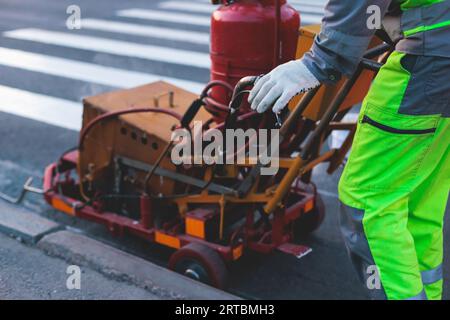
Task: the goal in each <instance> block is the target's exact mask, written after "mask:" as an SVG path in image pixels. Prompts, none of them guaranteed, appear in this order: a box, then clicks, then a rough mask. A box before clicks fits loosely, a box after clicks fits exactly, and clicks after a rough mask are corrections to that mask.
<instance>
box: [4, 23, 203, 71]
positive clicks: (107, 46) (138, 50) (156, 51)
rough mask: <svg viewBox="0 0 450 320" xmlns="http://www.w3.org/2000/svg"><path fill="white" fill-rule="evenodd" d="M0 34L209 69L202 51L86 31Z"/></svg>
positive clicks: (33, 30)
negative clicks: (138, 42) (100, 36)
mask: <svg viewBox="0 0 450 320" xmlns="http://www.w3.org/2000/svg"><path fill="white" fill-rule="evenodd" d="M3 36H5V37H7V38H13V39H20V40H28V41H34V42H39V43H46V44H51V45H57V46H64V47H70V48H76V49H82V50H89V51H96V52H103V53H108V54H115V55H119V56H127V57H135V58H142V59H148V60H154V61H161V62H168V63H174V64H180V65H186V66H190V67H199V68H205V69H209V67H210V65H211V61H210V57H209V55H208V54H206V53H199V52H194V51H187V50H180V49H171V48H165V47H158V46H151V45H143V44H137V43H133V42H127V41H119V40H110V39H106V38H99V37H92V36H86V35H75V34H70V33H65V32H56V31H47V30H42V29H32V28H30V29H18V30H13V31H7V32H4V33H3Z"/></svg>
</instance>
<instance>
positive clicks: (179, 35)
mask: <svg viewBox="0 0 450 320" xmlns="http://www.w3.org/2000/svg"><path fill="white" fill-rule="evenodd" d="M81 25H82V28H83V29H91V30H101V31H108V32H115V33H123V34H131V35H137V36H146V37H152V38H160V39H165V40H175V41H180V42H188V43H196V44H205V45H208V44H209V33H206V32H195V31H185V30H177V29H173V28H162V27H154V26H142V25H138V24H132V23H125V22H116V21H108V20H100V19H83V20H82V23H81Z"/></svg>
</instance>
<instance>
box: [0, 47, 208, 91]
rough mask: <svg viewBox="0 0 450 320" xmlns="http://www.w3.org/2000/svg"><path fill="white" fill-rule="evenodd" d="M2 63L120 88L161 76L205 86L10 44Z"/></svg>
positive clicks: (197, 86)
mask: <svg viewBox="0 0 450 320" xmlns="http://www.w3.org/2000/svg"><path fill="white" fill-rule="evenodd" d="M0 65H4V66H8V67H12V68H19V69H24V70H29V71H34V72H41V73H45V74H50V75H54V76H58V77H65V78H71V79H76V80H81V81H86V82H91V83H97V84H102V85H106V86H112V87H119V88H131V87H134V86H139V85H143V84H146V83H150V82H154V81H158V80H165V81H167V82H170V83H173V84H174V85H177V86H179V87H181V88H183V89H186V90H189V91H192V92H195V93H198V94H199V93H200V92H201V90H202V87H203V85H202V84H201V83H197V82H192V81H187V80H181V79H176V78H171V77H164V76H158V75H154V74H148V73H140V72H135V71H127V70H121V69H115V68H111V67H105V66H101V65H97V64H92V63H86V62H80V61H75V60H68V59H63V58H57V57H51V56H47V55H43V54H37V53H31V52H25V51H21V50H14V49H8V48H0Z"/></svg>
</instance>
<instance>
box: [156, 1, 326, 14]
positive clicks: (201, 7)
mask: <svg viewBox="0 0 450 320" xmlns="http://www.w3.org/2000/svg"><path fill="white" fill-rule="evenodd" d="M158 7H159V8H161V9H170V10H183V11H190V12H199V13H212V12H213V11H214V10H216V9H217V8H218V7H217V6H213V5H211V4H208V3H192V2H189V3H187V2H185V1H166V2H161V3H159V4H158ZM293 7H294V8H295V9H297V10H299V11H300V12H302V13H313V14H319V15H323V13H324V8H323V7H322V6H318V5H311V4H304V3H298V4H295V5H293Z"/></svg>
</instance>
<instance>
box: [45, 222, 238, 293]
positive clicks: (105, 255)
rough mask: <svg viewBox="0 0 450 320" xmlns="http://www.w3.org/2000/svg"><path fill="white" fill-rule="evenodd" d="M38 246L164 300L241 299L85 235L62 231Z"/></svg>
mask: <svg viewBox="0 0 450 320" xmlns="http://www.w3.org/2000/svg"><path fill="white" fill-rule="evenodd" d="M37 246H38V247H39V248H40V249H42V250H44V251H45V252H46V253H47V254H49V255H51V256H56V257H60V258H63V259H65V260H67V261H69V262H70V263H74V264H78V265H80V266H87V267H89V268H92V269H95V270H97V271H99V272H100V273H102V274H104V275H106V276H109V277H112V278H114V279H118V280H124V281H128V282H131V283H133V284H134V285H136V286H139V287H142V288H145V289H147V290H149V291H150V292H152V293H154V294H156V295H158V296H159V297H161V298H163V299H164V298H165V299H189V300H190V299H201V300H236V299H239V298H238V297H236V296H233V295H231V294H228V293H226V292H223V291H220V290H218V289H215V288H212V287H209V286H207V285H204V284H202V283H199V282H197V281H194V280H191V279H189V278H186V277H184V276H181V275H179V274H177V273H175V272H172V271H170V270H168V269H165V268H162V267H159V266H157V265H155V264H153V263H150V262H148V261H146V260H144V259H141V258H138V257H136V256H133V255H130V254H128V253H126V252H123V251H121V250H118V249H116V248H114V247H111V246H109V245H106V244H104V243H102V242H99V241H97V240H94V239H91V238H88V237H86V236H84V235H82V234H77V233H73V232H70V231H58V232H56V233H52V234H49V235H46V236H45V237H44V238H42V239H41V240H40V241H39V242H38V244H37Z"/></svg>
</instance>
